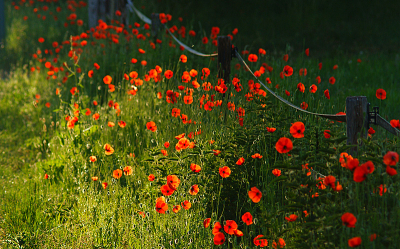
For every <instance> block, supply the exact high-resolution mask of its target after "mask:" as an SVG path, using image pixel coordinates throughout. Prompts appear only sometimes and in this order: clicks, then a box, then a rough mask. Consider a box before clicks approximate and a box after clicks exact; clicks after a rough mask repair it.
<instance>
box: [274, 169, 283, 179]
mask: <svg viewBox="0 0 400 249" xmlns="http://www.w3.org/2000/svg"><path fill="white" fill-rule="evenodd" d="M281 172H282V171H281V170H280V169H273V170H272V174H274V176H276V177H278V176H280V175H281Z"/></svg>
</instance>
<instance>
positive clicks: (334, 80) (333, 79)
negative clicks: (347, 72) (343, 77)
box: [329, 76, 336, 85]
mask: <svg viewBox="0 0 400 249" xmlns="http://www.w3.org/2000/svg"><path fill="white" fill-rule="evenodd" d="M335 82H336V79H335V77H333V76H332V77H330V78H329V83H331V84H332V85H333V84H335Z"/></svg>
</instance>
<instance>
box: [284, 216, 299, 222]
mask: <svg viewBox="0 0 400 249" xmlns="http://www.w3.org/2000/svg"><path fill="white" fill-rule="evenodd" d="M285 220H287V221H288V222H293V221H296V220H297V215H295V214H291V215H289V217H285Z"/></svg>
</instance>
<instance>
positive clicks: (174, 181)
mask: <svg viewBox="0 0 400 249" xmlns="http://www.w3.org/2000/svg"><path fill="white" fill-rule="evenodd" d="M180 183H181V180H179V178H178V177H177V176H176V175H169V176H167V184H168V187H170V188H171V189H173V190H176V189H177V188H178V186H179V184H180Z"/></svg>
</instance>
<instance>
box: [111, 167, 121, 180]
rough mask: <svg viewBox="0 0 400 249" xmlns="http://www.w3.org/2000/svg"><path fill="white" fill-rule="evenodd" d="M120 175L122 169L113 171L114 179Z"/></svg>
mask: <svg viewBox="0 0 400 249" xmlns="http://www.w3.org/2000/svg"><path fill="white" fill-rule="evenodd" d="M121 176H122V170H120V169H116V170H114V171H113V177H114V178H115V179H119V178H121Z"/></svg>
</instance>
